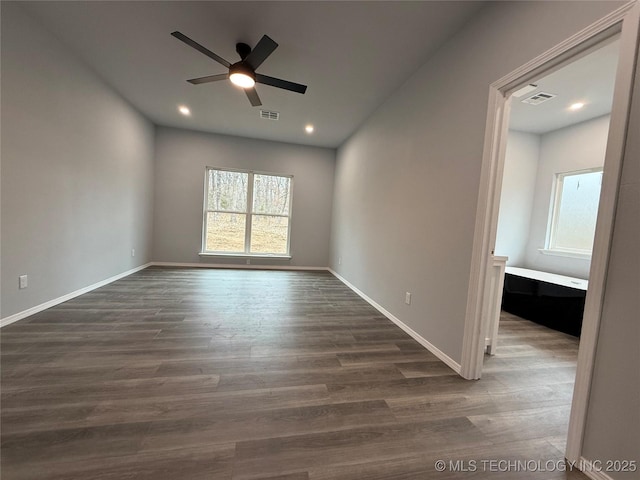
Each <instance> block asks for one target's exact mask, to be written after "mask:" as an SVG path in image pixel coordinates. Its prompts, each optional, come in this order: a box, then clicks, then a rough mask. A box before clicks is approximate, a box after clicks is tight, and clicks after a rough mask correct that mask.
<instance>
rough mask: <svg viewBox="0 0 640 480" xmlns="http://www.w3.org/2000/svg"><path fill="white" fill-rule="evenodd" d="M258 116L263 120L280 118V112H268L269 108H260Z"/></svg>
mask: <svg viewBox="0 0 640 480" xmlns="http://www.w3.org/2000/svg"><path fill="white" fill-rule="evenodd" d="M260 118H263V119H265V120H280V113H279V112H270V111H269V110H260Z"/></svg>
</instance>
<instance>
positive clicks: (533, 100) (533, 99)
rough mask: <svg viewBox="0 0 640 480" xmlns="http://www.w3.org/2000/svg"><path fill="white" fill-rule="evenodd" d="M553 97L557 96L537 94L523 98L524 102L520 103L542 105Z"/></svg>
mask: <svg viewBox="0 0 640 480" xmlns="http://www.w3.org/2000/svg"><path fill="white" fill-rule="evenodd" d="M555 97H557V95H555V94H553V93H546V92H539V93H536V94H535V95H532V96H530V97H528V98H525V99H524V100H522V103H528V104H529V105H540V104H541V103H544V102H546V101H547V100H551V99H552V98H555Z"/></svg>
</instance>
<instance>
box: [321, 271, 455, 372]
mask: <svg viewBox="0 0 640 480" xmlns="http://www.w3.org/2000/svg"><path fill="white" fill-rule="evenodd" d="M329 271H330V272H331V273H332V274H333V275H334V276H335V277H336V278H337V279H338V280H340V281H341V282H342V283H344V284H345V285H346V286H347V287H349V288H350V289H351V290H353V291H354V292H355V293H357V294H358V295H359V296H360V297H361V298H362V299H363V300H365V301H366V302H367V303H369V304H370V305H371V306H372V307H373V308H375V309H376V310H378V311H379V312H380V313H382V314H383V315H384V316H385V317H387V318H388V319H389V320H391V321H392V322H393V323H395V324H396V325H397V326H398V327H400V328H401V329H402V330H404V331H405V332H406V333H407V334H409V336H410V337H412V338H413V339H414V340H415V341H416V342H418V343H419V344H420V345H422V346H423V347H424V348H426V349H427V350H429V351H430V352H431V353H433V354H434V355H435V356H436V357H438V358H439V359H440V360H442V361H443V362H444V363H445V364H446V365H447V366H448V367H449V368H451V369H452V370H453V371H454V372H456V373H457V374H458V375H460V372H461V371H462V366H461V365H460V364H459V363H458V362H456V361H455V360H454V359H453V358H451V357H450V356H449V355H447V354H446V353H444V352H443V351H442V350H440V349H439V348H438V347H436V346H435V345H433V344H432V343H431V342H429V341H428V340H427V339H425V338H424V337H422V336H421V335H420V334H419V333H418V332H416V331H415V330H413V329H412V328H411V327H410V326H408V325H407V324H405V323H404V322H403V321H402V320H400V319H399V318H398V317H396V316H395V315H393V314H392V313H391V312H389V311H388V310H386V309H385V308H384V307H382V305H380V304H378V303H376V302H375V301H374V300H373V299H371V298H370V297H369V296H368V295H366V294H365V293H364V292H362V291H361V290H359V289H358V288H357V287H356V286H354V285H352V284H351V282H349V281H348V280H347V279H345V278H344V277H343V276H342V275H340V274H339V273H337V272H335V271H334V270H333V269H331V268H329Z"/></svg>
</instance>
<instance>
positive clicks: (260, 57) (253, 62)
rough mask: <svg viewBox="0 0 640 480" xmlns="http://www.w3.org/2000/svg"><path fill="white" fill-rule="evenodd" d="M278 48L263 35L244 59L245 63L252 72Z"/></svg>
mask: <svg viewBox="0 0 640 480" xmlns="http://www.w3.org/2000/svg"><path fill="white" fill-rule="evenodd" d="M276 48H278V44H277V43H276V42H274V41H273V40H272V39H271V38H269V37H268V36H266V35H263V36H262V38H261V39H260V41H259V42H258V44H257V45H256V46H255V48H254V49H253V50H251V53H250V54H249V55H247V58H245V59H244V61H245V63H247V64H249V66H251V68H253V69H254V70H255V69H256V68H258V67H259V66H260V65H262V62H264V61H265V60H266V59H267V57H268V56H269V55H271V54H272V53H273V51H274V50H275V49H276Z"/></svg>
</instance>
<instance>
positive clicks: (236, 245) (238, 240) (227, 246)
mask: <svg viewBox="0 0 640 480" xmlns="http://www.w3.org/2000/svg"><path fill="white" fill-rule="evenodd" d="M246 218H247V216H246V215H244V214H240V213H219V212H208V213H207V241H206V245H207V251H208V252H244V232H245V227H246Z"/></svg>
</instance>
